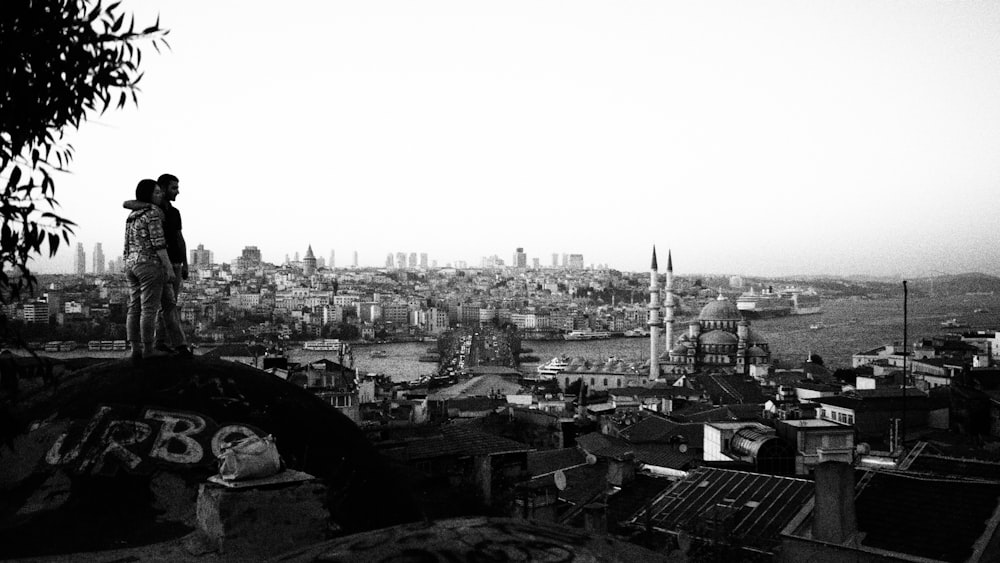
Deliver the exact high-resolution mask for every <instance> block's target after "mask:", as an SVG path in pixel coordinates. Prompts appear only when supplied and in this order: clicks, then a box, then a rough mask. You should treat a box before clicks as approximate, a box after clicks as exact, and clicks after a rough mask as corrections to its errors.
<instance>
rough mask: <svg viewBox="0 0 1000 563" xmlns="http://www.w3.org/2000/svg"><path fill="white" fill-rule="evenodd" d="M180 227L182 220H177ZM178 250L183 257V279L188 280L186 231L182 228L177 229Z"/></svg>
mask: <svg viewBox="0 0 1000 563" xmlns="http://www.w3.org/2000/svg"><path fill="white" fill-rule="evenodd" d="M177 224H178V226H179V225H180V218H178V219H177ZM177 248H179V249H180V251H181V256H183V257H184V258H183V260H182V261H181V279H182V280H186V279H188V250H187V243H186V242H184V231H182V230H181V229H180V228H178V229H177Z"/></svg>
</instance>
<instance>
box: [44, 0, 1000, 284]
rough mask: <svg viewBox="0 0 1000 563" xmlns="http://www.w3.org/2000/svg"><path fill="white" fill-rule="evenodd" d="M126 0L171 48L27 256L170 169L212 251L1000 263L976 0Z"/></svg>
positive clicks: (346, 257) (988, 53) (756, 264)
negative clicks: (64, 222) (58, 228)
mask: <svg viewBox="0 0 1000 563" xmlns="http://www.w3.org/2000/svg"><path fill="white" fill-rule="evenodd" d="M123 5H124V6H125V7H126V8H127V9H128V10H130V11H132V12H134V13H135V14H136V18H137V22H136V27H137V28H141V27H145V26H146V25H148V24H151V23H152V22H153V21H154V20H155V18H156V16H157V14H159V17H160V23H161V25H162V26H163V27H165V28H167V29H170V34H169V36H168V40H169V42H170V44H171V47H172V49H171V50H169V51H164V52H163V53H161V54H157V53H156V52H155V51H154V50H153V49H152V48H151V47H148V46H147V48H146V49H145V50H144V53H143V58H142V69H143V70H144V71H145V73H146V74H145V77H144V78H143V79H142V82H141V83H140V87H141V90H142V91H141V93H140V94H139V105H138V107H134V106H131V105H130V106H127V107H126V109H124V110H119V111H109V112H107V113H105V114H104V115H100V116H92V118H91V119H90V121H88V122H87V123H85V124H84V125H83V126H82V127H81V128H80V130H79V131H77V132H73V133H71V134H70V135H69V138H70V140H71V142H72V143H73V144H74V146H75V148H76V157H75V160H74V162H73V165H72V173H71V174H68V175H63V176H60V177H57V192H56V195H57V197H58V199H59V201H60V203H61V205H62V207H61V209H60V210H61V211H62V212H63V214H64V215H66V216H67V217H69V218H71V219H73V220H75V221H76V222H77V223H78V224H79V227H78V228H77V230H76V236H75V238H74V239H73V241H72V244H71V245H70V247H68V248H63V249H61V250H60V252H59V254H58V255H57V256H56V258H55V259H52V260H49V259H41V260H38V261H37V262H36V266H37V268H38V271H40V272H68V271H70V270H71V268H72V263H73V257H74V248H75V246H76V243H78V242H79V243H82V244H83V245H84V248H85V250H86V252H87V255H88V262H89V260H90V253H91V251H92V249H93V246H94V243H96V242H101V243H103V246H104V252H105V254H106V255H107V256H108V258H113V257H115V256H117V255H118V254H120V252H121V240H122V233H123V230H124V221H125V217H126V212H125V210H123V209H122V207H121V203H122V201H124V200H126V199H130V198H131V197H132V195H133V193H134V189H135V185H136V184H137V182H138V181H139V180H140V179H142V178H149V177H152V178H155V177H156V176H157V175H159V174H160V173H162V172H170V173H173V174H175V175H177V176H178V177H179V178H180V188H181V192H180V196H179V197H178V199H177V201H176V205H177V207H178V208H179V209H180V210H181V212H182V214H183V219H184V235H185V238H186V240H187V243H188V247H189V248H193V247H195V246H196V245H198V244H204V246H205V248H207V249H209V250H212V251H213V252H214V254H215V259H216V261H217V262H224V261H230V260H232V259H234V258H235V257H237V256H238V255H239V254H240V251H241V249H242V248H243V247H244V246H247V245H255V246H257V247H258V248H260V250H261V252H262V254H263V258H264V260H266V261H270V262H275V263H280V262H283V261H284V257H285V256H286V255H291V256H292V257H294V254H295V253H296V252H299V253H300V254H304V253H305V250H306V248H307V247H308V246H310V245H311V246H312V248H313V250H314V252H315V254H316V255H317V256H319V257H324V258H328V257H329V255H330V252H331V250H333V251H335V252H336V260H337V266H347V265H349V264H350V260H351V254H352V252H354V251H357V252H358V256H359V264H360V265H361V266H381V265H383V264H384V263H385V256H386V254H387V253H390V252H392V253H396V252H406V253H410V252H417V253H421V252H426V253H428V255H429V257H430V259H431V260H436V261H437V262H438V265H440V266H444V265H445V264H448V263H454V262H455V261H458V260H464V261H466V262H468V263H469V265H470V266H471V265H478V264H479V263H480V259H481V257H483V256H489V255H494V254H495V255H498V256H500V257H501V258H502V259H505V260H507V261H510V259H511V257H512V254H513V252H514V250H515V248H516V247H523V248H524V249H525V252H526V253H527V254H528V257H529V261H530V260H531V258H535V257H537V258H539V259H540V261H541V264H542V265H548V264H550V262H551V255H552V253H559V254H560V255H561V254H563V253H579V254H583V256H584V261H585V263H587V264H607V265H609V266H611V267H613V268H617V269H620V270H625V271H644V270H647V269H648V268H649V263H650V250H651V248H652V247H653V245H656V247H657V249H658V253H659V254H660V255H661V256H663V255H665V254H666V250H667V249H668V248H669V249H671V251H672V253H673V258H674V266H675V272H677V273H678V274H685V273H695V272H697V273H718V274H727V273H728V274H745V275H775V276H777V275H795V274H831V275H856V274H870V275H904V276H911V277H922V276H926V275H935V274H937V273H949V274H951V273H961V272H970V271H979V272H985V273H991V274H997V275H1000V245H998V244H997V235H996V223H997V218H998V217H1000V196H998V195H997V194H998V192H1000V190H998V188H1000V3H997V2H974V1H966V2H951V1H935V2H921V1H905V2H902V1H892V2H890V1H881V0H862V1H850V0H835V1H828V2H813V1H802V0H792V1H787V2H768V1H754V2H747V1H745V0H735V1H717V2H711V1H698V2H690V1H683V2H681V1H669V0H655V1H622V0H618V1H603V2H594V1H588V0H568V1H548V0H530V1H520V0H504V1H502V2H501V1H494V2H482V1H475V0H459V1H418V0H402V1H388V0H384V1H380V0H361V1H346V0H345V1H312V2H310V1H302V0H293V1H286V2H281V3H277V2H258V1H250V0H241V1H239V2H237V1H224V0H213V1H211V2H203V1H193V0H171V1H161V2H152V1H147V0H134V1H126V2H125V3H124V4H123ZM662 262H663V259H662V258H661V263H662ZM88 270H89V264H88Z"/></svg>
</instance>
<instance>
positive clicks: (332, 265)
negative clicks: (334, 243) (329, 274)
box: [329, 250, 337, 270]
mask: <svg viewBox="0 0 1000 563" xmlns="http://www.w3.org/2000/svg"><path fill="white" fill-rule="evenodd" d="M329 265H330V269H331V270H332V269H334V268H336V267H337V251H336V250H331V251H330V262H329Z"/></svg>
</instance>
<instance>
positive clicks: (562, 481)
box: [552, 469, 566, 491]
mask: <svg viewBox="0 0 1000 563" xmlns="http://www.w3.org/2000/svg"><path fill="white" fill-rule="evenodd" d="M552 478H553V479H554V480H555V482H556V488H557V489H559V490H560V491H565V490H566V474H565V473H563V471H562V469H558V470H556V472H555V474H553V475H552Z"/></svg>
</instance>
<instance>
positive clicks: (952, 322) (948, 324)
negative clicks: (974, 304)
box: [941, 319, 969, 328]
mask: <svg viewBox="0 0 1000 563" xmlns="http://www.w3.org/2000/svg"><path fill="white" fill-rule="evenodd" d="M967 326H969V323H963V322H961V321H959V320H958V319H948V320H946V321H941V328H965V327H967Z"/></svg>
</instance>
